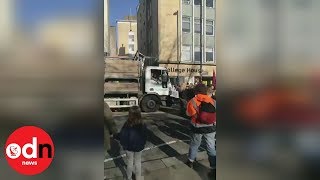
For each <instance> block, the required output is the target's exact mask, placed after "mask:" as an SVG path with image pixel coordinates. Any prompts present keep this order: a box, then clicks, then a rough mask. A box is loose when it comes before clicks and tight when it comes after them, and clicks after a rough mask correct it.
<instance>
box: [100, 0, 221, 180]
mask: <svg viewBox="0 0 320 180" xmlns="http://www.w3.org/2000/svg"><path fill="white" fill-rule="evenodd" d="M214 18H215V0H193V1H192V0H161V1H152V0H140V1H138V0H134V1H130V2H128V1H119V0H105V1H104V37H105V39H104V45H105V46H104V55H105V58H104V64H105V73H104V80H105V82H104V103H105V148H106V150H105V160H104V170H105V179H129V180H131V179H139V180H140V179H167V180H171V179H172V180H179V179H184V180H187V179H192V180H196V179H199V180H200V179H203V180H206V179H210V180H212V179H215V176H216V173H215V169H216V138H215V135H216V131H215V125H216V118H215V117H216V115H215V106H216V105H215V104H216V103H215V89H216V61H215V56H214V54H215V50H214V47H215V45H214V43H215V35H214V29H215V19H214Z"/></svg>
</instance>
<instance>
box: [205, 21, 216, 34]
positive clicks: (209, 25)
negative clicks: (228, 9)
mask: <svg viewBox="0 0 320 180" xmlns="http://www.w3.org/2000/svg"><path fill="white" fill-rule="evenodd" d="M206 34H207V35H213V34H214V21H212V20H207V21H206Z"/></svg>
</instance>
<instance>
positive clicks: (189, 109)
mask: <svg viewBox="0 0 320 180" xmlns="http://www.w3.org/2000/svg"><path fill="white" fill-rule="evenodd" d="M201 102H206V103H211V104H212V105H213V106H215V107H216V102H215V100H213V99H212V98H211V97H210V96H208V95H204V94H198V95H196V96H195V97H194V98H192V99H191V100H190V101H189V102H188V104H187V112H186V113H187V115H188V116H190V117H191V123H192V125H193V126H195V127H205V126H212V125H213V124H209V125H208V124H200V123H199V122H197V120H196V114H197V109H195V107H194V106H195V105H196V107H199V106H200V104H201ZM194 103H195V104H194Z"/></svg>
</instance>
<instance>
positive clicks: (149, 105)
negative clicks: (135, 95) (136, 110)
mask: <svg viewBox="0 0 320 180" xmlns="http://www.w3.org/2000/svg"><path fill="white" fill-rule="evenodd" d="M159 108H160V104H159V103H158V99H157V97H156V96H145V97H143V99H142V101H141V109H142V111H143V112H156V111H158V110H159Z"/></svg>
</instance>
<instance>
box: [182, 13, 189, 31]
mask: <svg viewBox="0 0 320 180" xmlns="http://www.w3.org/2000/svg"><path fill="white" fill-rule="evenodd" d="M182 31H183V32H186V33H189V32H190V17H187V16H184V17H182Z"/></svg>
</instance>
